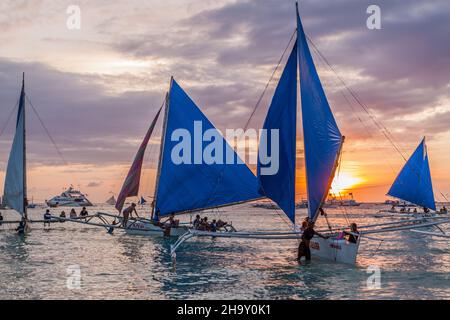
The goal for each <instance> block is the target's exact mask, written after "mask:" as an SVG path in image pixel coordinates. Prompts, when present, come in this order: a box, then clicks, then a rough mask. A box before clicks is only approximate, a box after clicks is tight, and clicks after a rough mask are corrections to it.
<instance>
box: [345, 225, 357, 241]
mask: <svg viewBox="0 0 450 320" xmlns="http://www.w3.org/2000/svg"><path fill="white" fill-rule="evenodd" d="M344 234H345V238H346V240H347V241H348V242H351V243H358V236H357V235H356V234H359V231H358V226H357V224H356V223H352V224H350V232H347V231H344Z"/></svg>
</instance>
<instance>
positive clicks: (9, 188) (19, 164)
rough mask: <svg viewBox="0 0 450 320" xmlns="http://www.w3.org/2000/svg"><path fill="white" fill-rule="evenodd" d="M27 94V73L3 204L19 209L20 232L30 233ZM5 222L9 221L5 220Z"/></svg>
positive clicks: (10, 155) (22, 90)
mask: <svg viewBox="0 0 450 320" xmlns="http://www.w3.org/2000/svg"><path fill="white" fill-rule="evenodd" d="M25 115H26V94H25V73H24V74H23V76H22V89H21V92H20V98H19V102H18V111H17V120H16V130H15V134H14V140H13V144H12V147H11V152H10V154H9V160H8V166H7V169H6V177H5V186H4V189H3V190H4V191H3V192H4V195H3V206H5V207H8V208H10V209H12V210H15V211H17V212H18V213H19V214H20V215H21V216H22V218H21V221H20V224H19V227H18V229H17V230H18V231H19V232H20V233H28V232H29V231H30V230H31V228H30V224H29V220H28V212H27V209H28V201H27V159H26V155H27V152H26V121H25ZM3 223H7V222H5V221H3Z"/></svg>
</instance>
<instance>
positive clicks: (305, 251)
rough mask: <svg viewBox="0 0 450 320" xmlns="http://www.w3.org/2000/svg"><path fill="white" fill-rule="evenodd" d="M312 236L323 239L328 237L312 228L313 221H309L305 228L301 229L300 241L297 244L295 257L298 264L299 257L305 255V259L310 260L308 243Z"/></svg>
mask: <svg viewBox="0 0 450 320" xmlns="http://www.w3.org/2000/svg"><path fill="white" fill-rule="evenodd" d="M314 236H318V237H320V238H323V239H328V237H326V236H323V235H321V234H320V233H318V232H316V231H315V230H314V222H313V221H309V222H308V226H307V227H306V229H305V230H303V234H302V241H301V242H300V244H299V246H298V257H297V261H298V263H299V264H301V261H300V260H301V258H302V257H305V259H306V261H310V260H311V249H310V248H309V244H310V241H311V239H312V238H313V237H314Z"/></svg>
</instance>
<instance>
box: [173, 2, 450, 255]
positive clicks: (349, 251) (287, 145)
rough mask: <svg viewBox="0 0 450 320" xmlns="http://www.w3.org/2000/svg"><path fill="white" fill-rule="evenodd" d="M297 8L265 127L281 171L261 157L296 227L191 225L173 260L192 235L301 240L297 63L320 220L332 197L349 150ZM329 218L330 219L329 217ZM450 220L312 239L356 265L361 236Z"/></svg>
mask: <svg viewBox="0 0 450 320" xmlns="http://www.w3.org/2000/svg"><path fill="white" fill-rule="evenodd" d="M296 7H297V10H296V11H297V12H296V13H297V39H296V41H295V42H294V45H293V48H292V51H291V53H290V56H289V58H288V60H287V62H286V65H285V68H284V71H283V73H282V75H281V78H280V80H279V82H278V85H277V87H276V90H275V93H274V96H273V99H272V102H271V105H270V107H269V111H268V114H267V117H266V120H265V123H264V127H263V128H264V129H266V130H268V131H269V132H270V130H271V129H275V130H278V133H279V171H278V172H277V173H276V174H274V175H264V174H263V172H262V171H263V170H264V168H265V165H264V164H263V163H262V162H261V161H258V183H259V194H260V196H262V197H267V198H269V199H271V200H272V201H274V202H275V203H277V204H278V206H279V207H280V208H281V209H282V210H283V211H284V213H285V214H286V216H287V217H288V218H289V219H290V221H291V222H292V224H293V226H294V230H285V231H283V230H278V231H274V230H266V231H265V230H259V231H247V232H245V231H239V232H235V233H222V234H217V233H214V232H205V231H198V230H192V229H190V230H189V232H188V233H186V234H184V235H183V236H181V237H180V238H179V239H178V241H177V242H175V243H174V244H173V245H172V246H171V255H172V258H173V259H174V260H175V259H176V251H177V250H178V248H180V246H181V245H182V244H183V243H184V242H186V241H187V240H189V239H192V238H194V237H213V238H242V239H252V240H253V239H265V240H271V241H273V240H287V239H293V240H299V239H300V238H301V236H302V232H301V230H299V229H298V228H297V227H296V225H295V222H296V216H295V194H296V193H295V181H296V179H295V175H296V150H297V148H296V141H297V139H296V124H297V88H298V84H297V62H298V63H299V72H300V91H301V102H302V103H301V109H302V118H303V136H304V156H305V163H306V185H307V195H308V216H309V219H310V220H311V221H316V220H317V219H318V217H319V215H320V211H321V208H322V207H323V205H324V202H325V200H326V197H327V195H328V192H329V190H330V187H331V183H332V181H333V178H334V175H335V172H336V169H337V167H338V164H339V160H340V155H341V152H342V148H343V143H344V137H343V136H342V134H341V132H340V130H339V128H338V126H337V123H336V121H335V119H334V116H333V113H332V111H331V109H330V106H329V104H328V101H327V98H326V95H325V92H324V90H323V88H322V85H321V82H320V79H319V76H318V73H317V71H316V68H315V65H314V61H313V58H312V55H311V53H310V50H309V46H308V42H307V38H306V35H305V33H304V29H303V26H302V22H301V19H300V15H299V12H298V4H297V5H296ZM270 141H271V139H270V138H269V137H263V136H261V140H260V155H261V149H263V150H267V148H266V147H267V144H270ZM325 218H327V217H326V216H325ZM448 222H450V219H447V220H445V219H439V220H435V221H429V222H428V221H427V222H424V221H423V220H422V219H417V220H415V219H412V220H408V221H403V222H390V223H382V224H373V225H368V226H359V227H358V229H359V233H357V234H353V235H354V236H356V237H357V243H352V242H349V241H347V240H345V239H342V237H340V235H341V232H342V231H347V232H349V227H348V226H344V227H341V228H338V229H336V228H334V229H333V228H332V227H331V225H330V224H329V223H328V219H327V224H328V229H325V230H318V231H319V232H323V234H325V235H327V236H328V237H329V238H328V239H322V238H317V237H314V238H313V239H312V240H311V246H310V247H311V252H312V255H313V256H318V257H320V258H324V259H326V260H330V261H335V262H340V263H346V264H355V263H356V259H357V254H358V250H359V246H360V242H361V239H362V238H364V237H365V236H366V235H368V234H376V233H385V232H394V231H399V230H410V229H412V228H415V229H417V228H424V227H430V226H433V225H437V224H441V223H448Z"/></svg>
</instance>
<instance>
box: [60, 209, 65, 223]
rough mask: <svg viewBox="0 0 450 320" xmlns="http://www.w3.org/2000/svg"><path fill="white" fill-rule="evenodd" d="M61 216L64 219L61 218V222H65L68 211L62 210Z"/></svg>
mask: <svg viewBox="0 0 450 320" xmlns="http://www.w3.org/2000/svg"><path fill="white" fill-rule="evenodd" d="M59 217H60V218H62V219H63V220H59V222H64V220H66V212H65V211H62V212H61V214H60V215H59Z"/></svg>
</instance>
